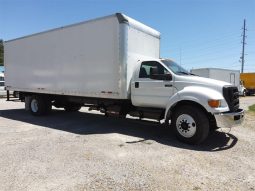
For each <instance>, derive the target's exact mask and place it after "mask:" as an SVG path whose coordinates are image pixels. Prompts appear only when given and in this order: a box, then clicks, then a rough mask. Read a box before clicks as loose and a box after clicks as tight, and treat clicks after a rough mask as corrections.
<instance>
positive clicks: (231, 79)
mask: <svg viewBox="0 0 255 191" xmlns="http://www.w3.org/2000/svg"><path fill="white" fill-rule="evenodd" d="M191 73H193V74H196V75H198V76H201V77H205V78H211V79H215V80H220V81H224V82H228V83H230V84H232V85H234V86H237V87H238V86H239V85H240V71H239V70H228V69H222V68H198V69H191Z"/></svg>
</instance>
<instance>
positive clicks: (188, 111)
mask: <svg viewBox="0 0 255 191" xmlns="http://www.w3.org/2000/svg"><path fill="white" fill-rule="evenodd" d="M4 46H5V53H4V56H5V67H6V88H7V90H13V91H18V92H19V99H20V100H21V101H24V102H25V108H26V109H27V110H29V111H30V112H31V113H32V114H33V115H36V116H38V115H43V114H46V113H48V112H49V111H50V110H51V108H52V106H55V107H62V108H65V110H66V111H78V110H79V109H80V108H81V107H82V106H87V107H90V109H95V110H100V111H101V112H103V113H105V115H117V116H119V117H125V116H126V115H127V114H129V115H131V116H136V117H139V118H150V119H156V120H164V121H165V123H166V124H168V126H169V127H172V128H173V129H174V132H175V133H176V136H177V137H178V138H179V139H180V140H182V141H184V142H186V143H191V144H197V143H200V142H202V141H203V140H205V138H206V137H207V135H208V133H209V129H210V128H216V127H232V126H233V125H235V124H240V123H241V122H242V121H243V115H244V113H243V110H242V109H240V108H239V97H238V90H237V88H236V87H235V86H233V85H231V84H229V83H226V82H221V81H216V80H211V79H207V78H201V77H196V76H192V75H190V73H188V72H187V71H186V70H185V69H183V68H182V67H180V66H179V65H177V64H176V63H175V62H173V61H172V60H169V59H161V58H160V55H159V53H160V33H159V32H158V31H156V30H154V29H152V28H150V27H148V26H146V25H144V24H142V23H140V22H138V21H136V20H134V19H131V18H130V17H128V16H126V15H123V14H120V13H116V14H114V15H111V16H107V17H103V18H99V19H95V20H91V21H87V22H82V23H78V24H74V25H70V26H66V27H61V28H57V29H53V30H50V31H46V32H41V33H38V34H33V35H30V36H25V37H22V38H18V39H14V40H9V41H7V42H5V43H4Z"/></svg>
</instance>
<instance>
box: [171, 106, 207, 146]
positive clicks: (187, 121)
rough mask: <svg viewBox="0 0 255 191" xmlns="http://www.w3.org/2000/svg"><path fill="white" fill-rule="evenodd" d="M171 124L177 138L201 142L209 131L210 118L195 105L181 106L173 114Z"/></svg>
mask: <svg viewBox="0 0 255 191" xmlns="http://www.w3.org/2000/svg"><path fill="white" fill-rule="evenodd" d="M171 122H172V123H171V126H172V127H173V128H174V132H175V134H176V136H177V138H178V139H179V140H181V141H183V142H185V143H189V144H199V143H201V142H202V141H204V140H205V139H206V137H207V136H208V133H209V127H210V125H209V119H208V117H207V115H206V114H205V112H204V111H203V110H202V109H200V108H197V107H195V106H191V105H186V106H180V107H179V108H178V109H177V110H176V111H175V112H174V113H173V116H172V120H171Z"/></svg>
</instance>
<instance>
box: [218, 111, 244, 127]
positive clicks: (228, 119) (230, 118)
mask: <svg viewBox="0 0 255 191" xmlns="http://www.w3.org/2000/svg"><path fill="white" fill-rule="evenodd" d="M214 116H215V119H216V122H217V126H218V127H223V128H231V127H233V126H236V125H240V124H242V123H243V120H244V110H243V109H238V110H237V111H236V112H232V113H229V112H226V113H218V114H215V115H214Z"/></svg>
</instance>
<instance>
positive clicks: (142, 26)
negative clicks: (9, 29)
mask: <svg viewBox="0 0 255 191" xmlns="http://www.w3.org/2000/svg"><path fill="white" fill-rule="evenodd" d="M110 17H117V19H118V21H119V23H126V24H128V25H129V26H130V27H132V28H135V29H137V30H139V31H142V32H144V33H147V34H149V35H152V36H154V37H156V38H160V32H159V31H157V30H155V29H153V28H151V27H149V26H147V25H145V24H143V23H141V22H139V21H136V20H135V19H132V18H130V17H128V16H126V15H124V14H122V13H116V14H113V15H109V16H105V17H100V18H96V19H92V20H88V21H83V22H79V23H75V24H71V25H66V26H63V27H58V28H54V29H50V30H46V31H43V32H38V33H34V34H31V35H26V36H23V37H19V38H15V39H11V40H7V41H5V42H10V41H15V40H19V39H23V38H27V37H31V36H35V35H39V34H43V33H48V32H51V31H56V30H61V29H64V28H68V27H73V26H76V25H81V24H85V23H89V22H94V21H97V20H102V19H105V18H110Z"/></svg>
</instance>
